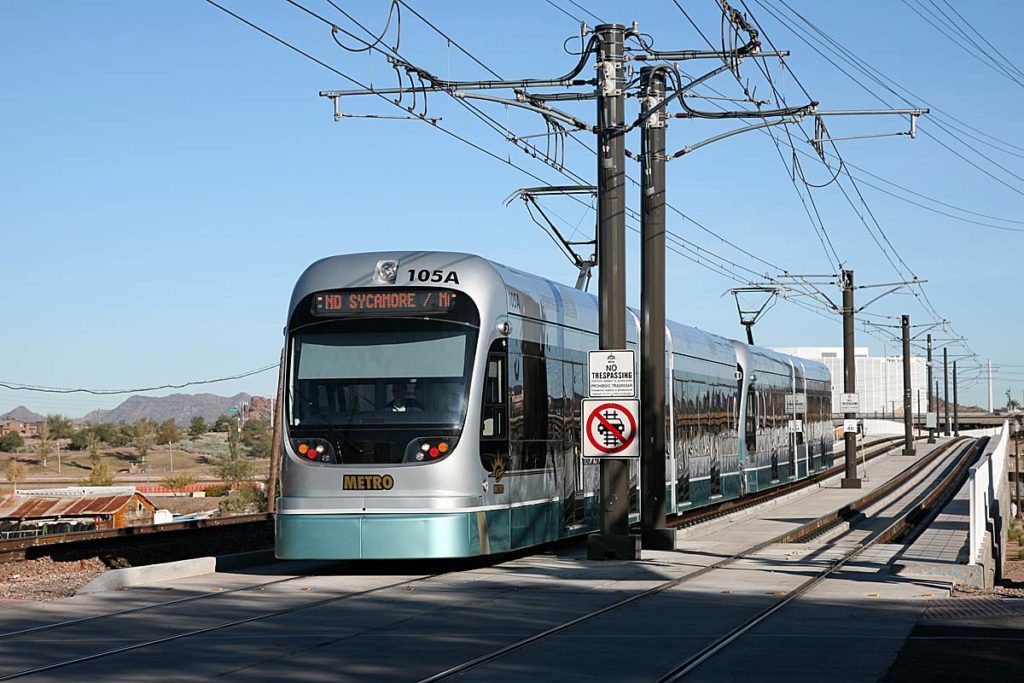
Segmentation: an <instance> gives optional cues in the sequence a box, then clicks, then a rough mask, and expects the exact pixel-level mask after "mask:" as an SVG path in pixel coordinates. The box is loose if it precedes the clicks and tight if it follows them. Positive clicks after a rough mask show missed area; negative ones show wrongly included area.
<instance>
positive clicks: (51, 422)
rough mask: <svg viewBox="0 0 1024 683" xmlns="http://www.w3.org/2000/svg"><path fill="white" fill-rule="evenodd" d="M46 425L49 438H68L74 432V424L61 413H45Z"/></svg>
mask: <svg viewBox="0 0 1024 683" xmlns="http://www.w3.org/2000/svg"><path fill="white" fill-rule="evenodd" d="M46 427H47V428H48V429H49V430H50V438H51V439H68V438H71V435H72V434H74V432H75V425H74V424H72V423H71V420H69V419H68V418H66V417H64V416H63V415H47V416H46Z"/></svg>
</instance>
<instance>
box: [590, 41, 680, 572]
mask: <svg viewBox="0 0 1024 683" xmlns="http://www.w3.org/2000/svg"><path fill="white" fill-rule="evenodd" d="M594 32H595V33H596V34H597V40H598V58H597V268H598V295H597V297H598V299H597V301H598V309H599V315H600V319H599V337H600V347H601V349H602V350H604V349H609V350H612V349H624V348H625V347H626V184H625V183H626V146H625V141H624V140H623V135H624V133H625V126H626V113H625V99H626V98H625V95H624V93H623V86H624V85H625V74H624V72H623V49H622V47H623V46H622V42H623V40H624V38H625V33H626V28H625V27H624V26H622V25H621V24H600V25H599V26H597V27H595V28H594ZM663 330H664V327H662V332H661V334H664V331H663ZM641 428H643V426H642V425H641ZM662 486H664V484H662ZM600 501H601V532H600V533H594V534H591V535H590V536H589V537H588V538H587V557H588V558H589V559H591V560H606V559H615V560H634V559H638V558H639V557H640V537H639V536H631V535H630V533H629V464H628V462H627V461H625V460H622V459H612V458H602V459H601V497H600Z"/></svg>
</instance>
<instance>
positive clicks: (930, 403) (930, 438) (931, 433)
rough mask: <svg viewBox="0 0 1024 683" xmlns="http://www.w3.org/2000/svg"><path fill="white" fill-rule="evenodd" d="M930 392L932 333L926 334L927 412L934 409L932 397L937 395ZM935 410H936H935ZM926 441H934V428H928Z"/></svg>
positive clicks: (935, 397) (936, 397)
mask: <svg viewBox="0 0 1024 683" xmlns="http://www.w3.org/2000/svg"><path fill="white" fill-rule="evenodd" d="M936 394H938V392H935V394H932V335H930V334H929V335H928V412H929V413H931V412H932V411H935V403H934V402H933V400H932V399H933V398H934V399H938V396H937V395H936ZM936 412H937V411H936ZM936 424H938V415H936ZM928 443H935V430H934V429H933V428H932V427H929V428H928Z"/></svg>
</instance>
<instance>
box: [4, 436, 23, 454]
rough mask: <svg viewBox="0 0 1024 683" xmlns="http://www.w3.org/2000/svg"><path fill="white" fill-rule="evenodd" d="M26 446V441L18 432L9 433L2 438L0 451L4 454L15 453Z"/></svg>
mask: <svg viewBox="0 0 1024 683" xmlns="http://www.w3.org/2000/svg"><path fill="white" fill-rule="evenodd" d="M24 445H25V440H24V439H23V438H21V434H19V433H18V432H8V433H7V434H4V435H3V436H0V451H3V452H4V453H13V452H15V451H16V450H18V449H19V448H21V447H22V446H24Z"/></svg>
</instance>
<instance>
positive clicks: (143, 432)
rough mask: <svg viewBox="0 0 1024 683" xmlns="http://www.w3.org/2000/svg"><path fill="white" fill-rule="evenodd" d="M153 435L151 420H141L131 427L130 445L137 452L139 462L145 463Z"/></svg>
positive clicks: (154, 431) (153, 427) (154, 432)
mask: <svg viewBox="0 0 1024 683" xmlns="http://www.w3.org/2000/svg"><path fill="white" fill-rule="evenodd" d="M155 434H156V426H155V425H154V424H153V422H152V420H146V419H142V420H138V421H136V423H135V424H134V425H132V445H133V446H135V448H136V449H137V450H138V451H139V462H145V461H146V457H147V456H148V455H149V447H150V446H152V445H153V437H154V435H155Z"/></svg>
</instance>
